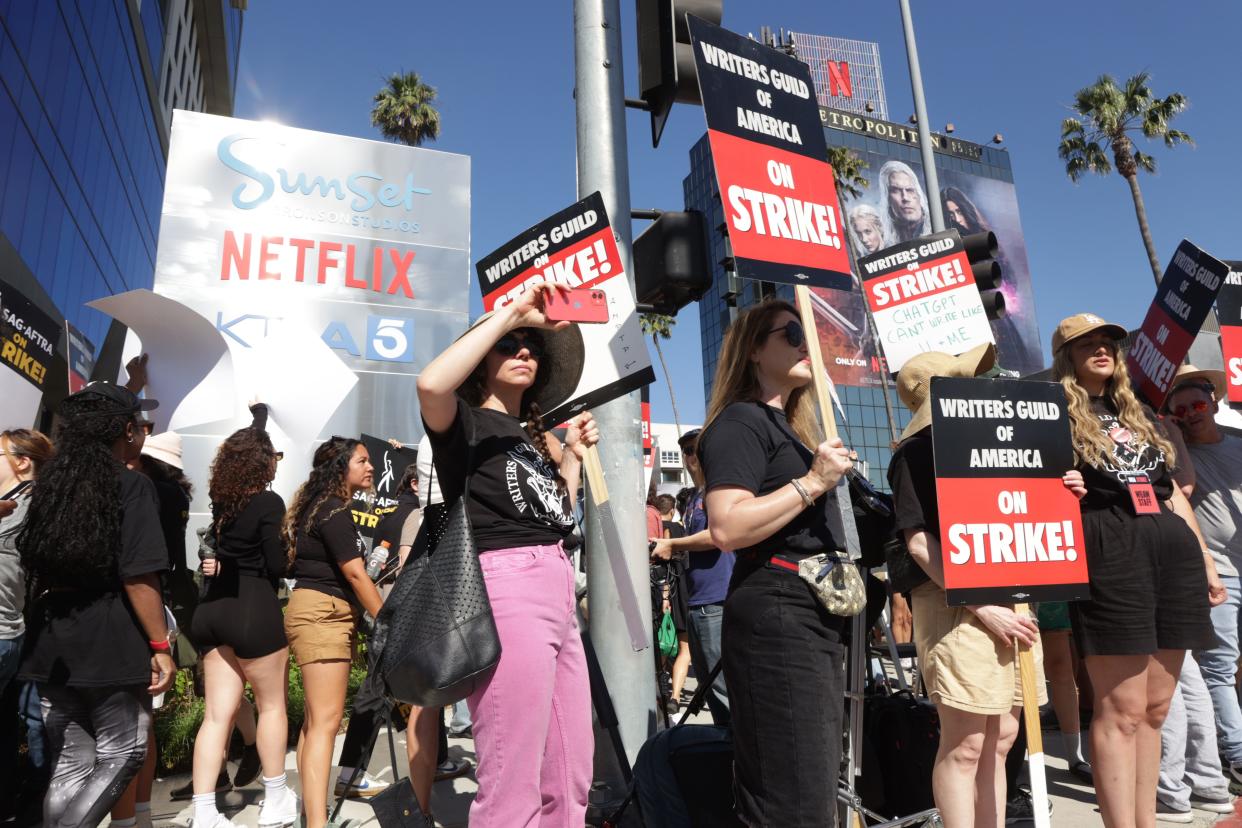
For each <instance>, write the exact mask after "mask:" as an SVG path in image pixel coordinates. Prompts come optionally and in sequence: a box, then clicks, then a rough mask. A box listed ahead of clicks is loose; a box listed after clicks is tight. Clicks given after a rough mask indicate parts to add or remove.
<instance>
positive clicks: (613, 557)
mask: <svg viewBox="0 0 1242 828" xmlns="http://www.w3.org/2000/svg"><path fill="white" fill-rule="evenodd" d="M582 469H583V471H584V472H586V477H587V487H588V488H589V489H590V490H591V502H592V503H594V504H595V512H596V514H597V515H599V522H600V525H601V526H602V527H603V530H604V543H605V545H606V546H607V547H608V564H609V566H610V567H611V569H612V579H613V581H615V582H616V586H617V597H618V598H619V599H620V601H621V613H622V614H623V615H624V616H625V627H626V630H628V631H629V634H630V645H631V646H633V648H634V651H635V652H638V651H640V650H645V649H647V647H648V646H649V645H648V641H647V636H648V635H649V634H650V632H651V630H650V627H649V626H648V625H647V624H646V623H645V622H644V621H643V616H642V613H641V612H640V611H639V609H638V595H637V594H635V592H634V584H632V583H631V582H630V576H629V572H628V570H627V568H626V565H625V558H624V556H623V555H622V554H621V550H622V549H624V547H623V546H622V544H621V533H620V531H618V529H617V519H616V517H615V516H614V515H613V513H612V504H611V503H609V502H608V483H607V482H606V481H605V480H604V467H603V464H602V463H600V459H599V447H598V445H595V446H591V447H590V448H588V449H587V450H586V457H584V458H583V460H582Z"/></svg>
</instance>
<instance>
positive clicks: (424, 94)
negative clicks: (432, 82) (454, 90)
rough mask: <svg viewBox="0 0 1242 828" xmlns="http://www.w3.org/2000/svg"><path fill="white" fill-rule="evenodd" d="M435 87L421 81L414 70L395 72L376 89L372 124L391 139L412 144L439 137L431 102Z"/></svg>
mask: <svg viewBox="0 0 1242 828" xmlns="http://www.w3.org/2000/svg"><path fill="white" fill-rule="evenodd" d="M435 99H436V90H435V87H432V86H428V85H427V84H425V83H423V81H422V78H420V77H419V76H418V73H417V72H404V73H402V72H397V73H394V74H393V75H391V76H390V77H389V78H388V81H387V84H386V85H385V86H384V88H383V89H381V90H380V91H378V92H376V93H375V98H374V101H375V106H374V107H372V108H371V125H372V126H377V127H379V128H380V132H382V133H383V134H384V137H385V138H387V139H389V140H390V141H400V142H401V143H403V144H408V145H409V146H411V147H417V146H420V145H421V144H422V143H423V141H434V140H435V139H436V138H438V137H440V113H439V112H438V111H437V110H436V108H435V107H434V106H432V102H433V101H435Z"/></svg>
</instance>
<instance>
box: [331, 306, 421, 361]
mask: <svg viewBox="0 0 1242 828" xmlns="http://www.w3.org/2000/svg"><path fill="white" fill-rule="evenodd" d="M323 341H324V342H326V343H327V345H328V347H329V348H335V349H336V350H338V351H345V352H346V353H347V354H349V355H350V356H355V357H356V356H362V352H361V351H360V349H359V348H358V343H357V341H355V339H354V337H353V335H352V334H351V333H350V331H349V328H348V327H347V326H346V324H345V323H344V322H329V323H328V327H327V328H325V329H324V332H323ZM363 343H364V344H365V345H366V359H370V360H377V361H379V362H413V361H414V320H413V319H402V318H401V317H396V316H368V317H367V333H366V339H365V340H363Z"/></svg>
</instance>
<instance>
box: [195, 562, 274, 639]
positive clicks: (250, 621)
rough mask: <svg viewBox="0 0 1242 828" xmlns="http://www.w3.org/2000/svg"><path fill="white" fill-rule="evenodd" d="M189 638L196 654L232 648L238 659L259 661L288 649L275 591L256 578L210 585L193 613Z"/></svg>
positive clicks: (242, 577)
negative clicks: (222, 647)
mask: <svg viewBox="0 0 1242 828" xmlns="http://www.w3.org/2000/svg"><path fill="white" fill-rule="evenodd" d="M189 635H190V640H191V641H193V642H194V645H195V646H196V647H198V651H199V653H202V654H205V653H207V652H208V651H209V650H213V649H215V648H216V647H221V646H224V647H232V648H233V652H234V653H236V654H237V657H238V658H262V657H263V656H265V655H271V654H272V653H274V652H276V651H277V650H280V649H282V648H284V647H287V646H289V641H288V639H286V638H285V622H284V616H282V615H281V612H280V601H279V599H277V597H276V588H275V587H273V586H272V582H271V581H269V580H267V579H266V578H261V577H259V576H257V575H245V574H237V575H234V576H233V577H231V578H229V577H227V576H221V577H220V580H219V581H217V582H213V583H212V584H211V588H210V589H209V590H208V592H207V597H206V598H205V599H204V600H203V602H202V603H200V604H199V605H198V609H196V610H195V611H194V619H193V620H192V621H191V622H190V631H189Z"/></svg>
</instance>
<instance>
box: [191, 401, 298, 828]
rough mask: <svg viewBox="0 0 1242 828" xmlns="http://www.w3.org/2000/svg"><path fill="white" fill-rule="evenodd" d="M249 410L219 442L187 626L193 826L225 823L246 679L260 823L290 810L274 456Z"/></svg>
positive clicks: (259, 420) (293, 802) (280, 505)
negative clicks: (222, 787)
mask: <svg viewBox="0 0 1242 828" xmlns="http://www.w3.org/2000/svg"><path fill="white" fill-rule="evenodd" d="M252 410H253V411H255V422H254V423H253V424H252V425H250V426H249V427H247V428H242V429H239V430H237V431H235V432H233V433H232V434H230V435H229V436H228V437H227V438H226V439H225V441H224V442H223V443H221V444H220V448H219V449H218V450H217V451H216V456H215V459H214V460H213V461H212V463H211V478H210V480H209V482H208V493H209V494H210V496H211V528H210V536H211V537H214V539H215V548H216V557H215V558H211V559H208V560H205V561H204V562H203V577H204V578H205V579H206V583H207V590H206V595H205V596H204V597H203V600H202V602H201V603H200V604H199V606H198V609H197V610H196V611H195V612H194V619H193V621H192V622H191V625H190V637H191V639H192V640H193V641H194V643H195V645H196V646H197V647H198V651H199V658H200V660H201V662H202V665H203V682H204V685H205V693H204V695H205V702H206V704H205V706H204V710H203V724H202V726H201V727H200V728H199V730H198V737H197V739H196V740H195V742H194V772H193V785H194V825H195V827H196V828H229V826H232V825H233V823H232V822H230V821H229V820H228V819H226V818H225V817H224V816H222V815H221V814H220V812H219V811H218V810H217V809H216V788H217V784H218V779H219V775H220V771H221V763H222V761H223V757H224V755H225V750H226V748H227V745H228V738H229V734H230V733H232V731H233V716H234V714H235V712H236V711H237V706H238V704H239V703H240V702H241V699H242V692H243V691H244V689H245V686H246V684H247V683H249V684H250V686H251V688H252V689H253V690H254V701H255V706H256V707H257V708H258V713H259V715H258V736H257V739H256V742H255V743H256V745H257V748H258V753H259V760H260V762H261V763H262V768H263V788H264V795H265V796H264V800H263V806H262V808H261V809H260V811H259V825H261V826H279V825H289V824H291V823H293V822H294V821H295V820H296V819H297V815H298V810H297V797H296V796H294V794H293V792H292V791H290V790H289V788H288V786H287V785H286V778H285V746H286V744H287V742H288V738H289V721H288V718H287V717H286V714H285V689H286V671H287V668H288V662H289V648H288V641H287V640H286V638H285V629H284V621H283V619H282V617H281V613H280V601H279V600H278V599H277V597H276V586H277V583H278V582H279V580H280V577H281V576H282V575H284V572H285V568H286V564H287V561H286V559H285V550H284V542H283V540H282V538H281V524H282V522H283V521H284V518H285V502H284V500H282V499H281V497H280V495H278V494H276V493H275V492H273V491H270V490H269V489H268V486H269V485H270V484H271V482H272V480H273V479H274V478H275V477H276V463H277V462H278V461H279V460H280V458H281V456H282V455H281V453H280V452H278V451H276V449H275V447H273V445H272V439H271V438H270V437H269V436H268V434H267V432H266V431H264V428H263V427H264V424H265V423H266V420H267V416H266V407H263V406H255V407H254V408H253V409H252Z"/></svg>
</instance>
